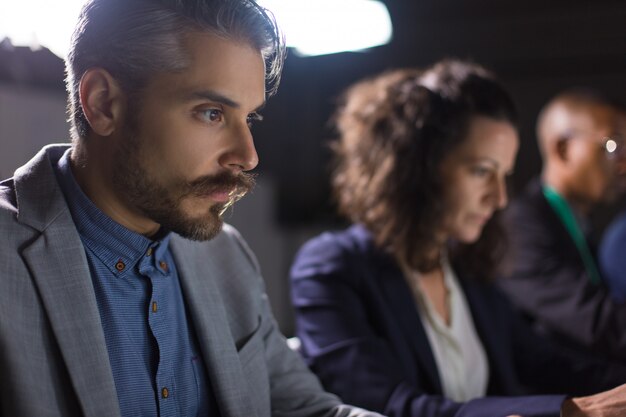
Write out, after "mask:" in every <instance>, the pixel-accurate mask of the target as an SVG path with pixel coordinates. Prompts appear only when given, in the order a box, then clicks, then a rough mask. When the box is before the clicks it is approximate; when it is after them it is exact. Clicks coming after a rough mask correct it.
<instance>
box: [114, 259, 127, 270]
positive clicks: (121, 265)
mask: <svg viewBox="0 0 626 417" xmlns="http://www.w3.org/2000/svg"><path fill="white" fill-rule="evenodd" d="M125 268H126V264H125V263H124V262H123V261H122V260H121V259H120V260H119V261H117V263H116V264H115V269H117V270H118V271H119V272H122V271H123V270H124V269H125Z"/></svg>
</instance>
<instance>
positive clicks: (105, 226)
mask: <svg viewBox="0 0 626 417" xmlns="http://www.w3.org/2000/svg"><path fill="white" fill-rule="evenodd" d="M70 152H71V148H70V149H68V150H67V151H66V152H65V154H63V156H62V157H61V159H59V162H58V164H57V166H56V174H57V177H58V180H59V183H60V185H61V189H62V190H63V194H64V195H65V199H66V201H67V204H68V206H69V209H70V212H71V213H72V218H73V219H74V223H75V224H76V229H77V230H78V233H79V234H80V237H81V239H82V241H83V243H84V244H85V246H87V247H88V248H89V249H90V250H91V251H92V252H93V253H94V255H95V256H96V257H98V259H100V261H102V263H104V265H105V266H106V267H107V268H108V269H109V270H110V271H111V272H112V273H113V274H114V275H115V276H123V275H125V274H126V273H127V272H128V271H131V270H134V269H135V266H136V265H137V263H138V262H139V261H140V260H141V258H142V257H144V256H146V255H147V256H150V255H154V256H151V258H152V259H155V260H156V259H162V258H163V256H164V254H165V252H167V250H168V244H169V240H170V233H164V234H161V233H159V236H160V237H161V239H160V240H157V241H153V240H151V239H149V238H147V237H145V236H143V235H141V234H139V233H136V232H133V231H132V230H129V229H127V228H126V227H124V226H122V225H121V224H119V223H117V222H116V221H114V220H113V219H111V218H110V217H109V216H107V215H106V214H104V213H103V212H102V211H101V210H100V209H99V208H98V207H96V205H95V204H93V202H92V201H91V200H90V199H89V197H87V196H86V195H85V193H83V191H82V189H81V188H80V186H79V185H78V183H77V182H76V179H75V178H74V175H73V173H72V170H71V167H70Z"/></svg>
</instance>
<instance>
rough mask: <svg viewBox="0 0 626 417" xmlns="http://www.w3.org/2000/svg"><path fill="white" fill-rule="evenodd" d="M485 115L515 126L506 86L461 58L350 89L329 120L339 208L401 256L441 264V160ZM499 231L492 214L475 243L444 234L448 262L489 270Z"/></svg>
mask: <svg viewBox="0 0 626 417" xmlns="http://www.w3.org/2000/svg"><path fill="white" fill-rule="evenodd" d="M475 116H486V117H489V118H492V119H495V120H498V121H506V122H509V123H511V124H512V125H514V126H516V124H517V121H516V119H517V116H516V110H515V106H514V104H513V101H512V99H511V97H510V96H509V94H508V93H507V92H506V91H505V90H504V88H503V87H502V86H501V85H500V83H499V82H498V81H496V79H495V78H494V76H493V75H492V74H491V73H490V72H489V71H487V70H486V69H485V68H483V67H481V66H479V65H477V64H474V63H469V62H464V61H458V60H444V61H440V62H438V63H437V64H435V65H433V66H432V67H430V68H428V69H426V70H425V71H419V70H417V69H399V70H392V71H388V72H385V73H383V74H381V75H379V76H377V77H374V78H370V79H366V80H364V81H361V82H358V83H356V84H355V85H353V86H352V87H350V88H349V89H348V90H347V91H346V93H345V94H344V95H343V99H342V102H341V105H340V106H339V108H338V110H337V113H336V114H335V117H334V121H335V124H336V127H337V130H338V133H339V138H338V140H337V141H336V142H334V143H333V144H332V149H333V152H334V155H335V170H334V173H333V177H332V184H333V191H334V193H335V198H336V199H337V203H338V207H339V212H340V213H341V214H343V215H345V216H347V217H348V218H349V219H350V220H351V221H353V222H355V223H361V224H363V225H364V226H365V227H367V228H368V229H369V230H370V232H371V233H372V234H373V237H374V240H375V243H376V244H377V245H378V246H379V247H381V248H383V249H384V250H387V251H389V252H390V253H391V254H392V255H393V256H394V257H395V258H396V259H398V261H399V262H400V263H402V264H404V265H407V266H408V267H410V268H413V269H417V270H418V271H422V272H428V271H430V270H432V269H434V268H435V267H436V266H437V265H438V263H439V258H438V256H437V255H433V254H436V253H438V249H439V248H440V245H441V244H440V243H439V242H437V238H436V235H437V231H438V230H439V229H440V227H441V225H442V221H443V216H444V214H445V207H444V201H443V189H444V186H445V184H443V183H442V179H441V175H440V165H441V162H442V160H443V159H444V158H445V156H446V155H448V154H449V153H450V152H451V151H452V150H453V149H455V148H456V147H457V146H459V145H460V144H461V143H462V142H463V141H464V140H465V138H466V137H467V133H468V129H469V124H470V121H471V120H472V118H473V117H475ZM503 238H504V234H503V232H502V231H501V228H500V226H499V224H498V220H497V218H496V216H494V217H493V218H492V219H491V220H490V221H489V222H488V223H487V224H486V225H485V228H484V230H483V233H482V234H481V237H480V238H479V239H478V240H477V241H476V242H474V243H471V244H463V243H460V242H449V254H450V257H451V261H452V262H453V263H459V262H460V263H462V264H463V267H464V270H465V271H466V272H468V273H469V274H470V275H475V276H476V277H480V278H485V279H488V278H491V277H492V275H493V272H494V268H495V264H496V262H497V261H498V259H499V257H500V255H501V252H502V250H503V246H504V245H503Z"/></svg>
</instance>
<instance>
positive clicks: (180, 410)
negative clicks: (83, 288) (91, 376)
mask: <svg viewBox="0 0 626 417" xmlns="http://www.w3.org/2000/svg"><path fill="white" fill-rule="evenodd" d="M57 176H58V179H59V182H60V184H61V188H62V189H63V192H64V194H65V198H66V200H67V203H68V206H69V208H70V211H71V213H72V217H73V219H74V223H75V224H76V228H77V229H78V232H79V234H80V237H81V239H82V241H83V244H84V247H85V253H86V254H87V261H88V262H89V269H90V272H91V279H92V281H93V286H94V290H95V295H96V300H97V303H98V309H99V311H100V318H101V321H102V327H103V329H104V337H105V340H106V345H107V349H108V353H109V359H110V362H111V369H112V371H113V379H114V380H115V387H116V390H117V396H118V399H119V403H120V410H121V413H122V416H124V417H131V416H132V417H137V416H146V417H153V416H161V417H179V416H185V417H187V416H207V415H209V414H211V415H217V413H216V412H215V402H214V399H213V394H212V390H211V389H210V386H209V380H208V377H207V374H206V371H205V367H204V363H203V361H202V358H201V356H200V354H199V351H198V348H197V343H196V341H195V337H194V333H193V331H192V327H191V326H190V325H189V321H188V320H187V317H186V310H185V304H184V301H183V295H182V291H181V288H180V284H179V280H178V274H177V272H176V264H175V263H174V259H173V257H172V254H171V252H170V249H169V247H168V243H169V240H170V236H169V234H163V235H162V236H160V237H159V238H158V239H157V240H151V239H149V238H146V237H145V236H143V235H141V234H138V233H135V232H133V231H131V230H129V229H127V228H125V227H123V226H122V225H120V224H119V223H116V222H115V221H113V220H112V219H111V218H110V217H108V216H107V215H105V214H104V213H103V212H102V211H101V210H100V209H98V208H97V207H96V206H95V205H94V204H93V203H92V202H91V200H89V198H88V197H87V196H86V195H85V194H84V193H83V192H82V190H81V189H80V187H79V186H78V184H77V183H76V181H75V179H74V177H73V175H72V171H71V169H70V166H69V151H67V152H66V153H65V155H64V156H63V157H62V158H61V160H60V161H59V163H58V167H57Z"/></svg>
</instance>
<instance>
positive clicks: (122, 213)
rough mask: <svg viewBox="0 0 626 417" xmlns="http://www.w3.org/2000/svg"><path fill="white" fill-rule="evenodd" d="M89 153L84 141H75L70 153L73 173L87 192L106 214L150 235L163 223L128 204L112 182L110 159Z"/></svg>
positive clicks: (122, 223) (147, 235)
mask: <svg viewBox="0 0 626 417" xmlns="http://www.w3.org/2000/svg"><path fill="white" fill-rule="evenodd" d="M89 153H90V152H88V151H87V150H86V149H84V148H82V147H81V145H75V146H74V148H73V149H72V154H71V157H70V167H71V170H72V174H73V175H74V178H75V179H76V182H77V183H78V185H79V186H80V188H81V190H82V191H83V192H84V193H85V195H86V196H87V197H88V198H89V199H90V200H91V202H92V203H93V204H94V205H95V206H96V207H98V208H99V209H100V210H102V212H103V213H104V214H106V215H107V216H109V217H110V218H111V219H113V220H114V221H116V222H117V223H119V224H121V225H122V226H124V227H126V228H127V229H129V230H132V231H134V232H137V233H140V234H142V235H144V236H146V237H151V236H153V235H155V234H156V233H157V232H158V231H159V228H160V225H159V224H158V223H155V222H153V221H152V220H150V219H147V218H145V217H144V216H142V215H141V214H139V213H137V212H136V211H134V210H131V209H129V208H128V207H127V206H126V205H125V204H124V202H123V200H122V199H121V198H120V196H119V195H118V194H117V193H116V192H115V190H114V187H113V185H112V184H111V182H110V179H111V178H112V174H113V173H112V172H107V170H106V169H105V166H106V163H105V164H102V163H101V162H102V161H103V160H104V159H105V158H104V157H101V158H91V157H89Z"/></svg>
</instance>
